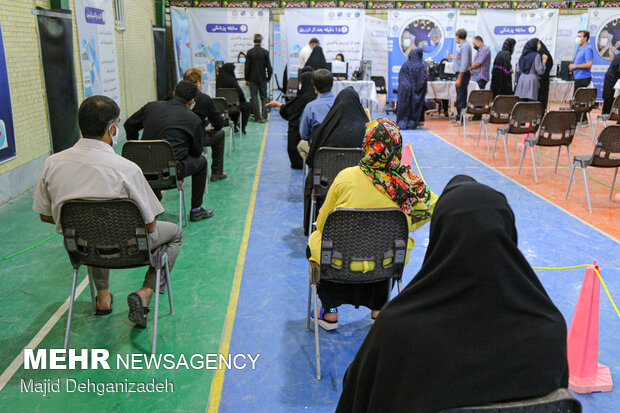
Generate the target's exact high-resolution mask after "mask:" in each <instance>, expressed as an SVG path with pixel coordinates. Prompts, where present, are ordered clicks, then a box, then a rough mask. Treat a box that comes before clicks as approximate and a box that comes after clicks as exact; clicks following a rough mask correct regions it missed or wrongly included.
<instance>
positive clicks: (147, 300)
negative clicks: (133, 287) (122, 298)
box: [136, 287, 153, 307]
mask: <svg viewBox="0 0 620 413" xmlns="http://www.w3.org/2000/svg"><path fill="white" fill-rule="evenodd" d="M136 294H138V295H139V296H140V298H141V299H142V307H148V306H149V305H150V304H151V297H153V290H151V289H150V288H147V287H142V288H140V289H139V290H138V291H136Z"/></svg>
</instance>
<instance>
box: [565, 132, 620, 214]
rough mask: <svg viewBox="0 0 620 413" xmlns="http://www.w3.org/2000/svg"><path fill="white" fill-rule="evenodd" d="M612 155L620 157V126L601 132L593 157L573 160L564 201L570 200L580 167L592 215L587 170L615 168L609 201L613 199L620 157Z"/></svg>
mask: <svg viewBox="0 0 620 413" xmlns="http://www.w3.org/2000/svg"><path fill="white" fill-rule="evenodd" d="M612 154H617V155H620V125H610V126H608V127H606V128H605V129H603V130H602V131H601V134H600V135H599V137H598V141H597V142H596V146H595V147H594V153H593V154H592V155H577V156H575V158H573V165H572V166H571V169H570V177H569V178H568V187H567V188H566V195H565V196H564V199H568V191H570V185H571V182H572V180H573V175H574V173H575V167H576V166H579V167H580V168H581V171H582V172H583V183H584V185H585V187H586V198H587V199H588V209H589V210H590V213H592V204H591V203H590V191H589V190H588V177H587V176H586V168H587V167H589V166H592V167H595V168H615V172H614V178H613V180H612V181H611V189H610V191H609V199H611V196H612V195H613V193H614V185H615V184H616V177H617V175H618V168H619V167H620V156H619V157H614V156H612Z"/></svg>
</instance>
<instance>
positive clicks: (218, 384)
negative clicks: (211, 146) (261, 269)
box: [207, 122, 269, 413]
mask: <svg viewBox="0 0 620 413" xmlns="http://www.w3.org/2000/svg"><path fill="white" fill-rule="evenodd" d="M268 128H269V122H267V124H266V125H265V132H264V134H263V143H262V145H261V148H260V153H259V155H258V164H257V165H256V173H255V174H254V184H253V185H252V196H251V197H250V204H249V205H248V213H247V215H246V217H245V226H244V230H243V238H242V239H241V247H240V248H239V256H238V257H237V265H236V266H235V276H234V278H233V284H232V289H231V291H230V300H229V301H228V310H227V311H226V319H225V321H224V330H223V331H222V339H221V341H220V350H219V354H221V355H223V356H224V357H226V356H228V350H229V349H230V338H231V336H232V330H233V325H234V323H235V313H236V312H237V302H238V301H239V289H240V288H241V276H242V275H243V266H244V265H245V254H246V252H247V250H248V241H249V239H250V229H251V228H252V217H253V216H254V205H255V203H256V193H257V191H258V181H259V179H260V172H261V167H262V165H263V153H264V151H265V142H267V129H268ZM224 373H225V369H218V370H216V371H215V376H214V377H213V381H212V382H211V391H210V392H209V403H208V404H207V412H209V413H217V411H218V409H219V407H220V401H221V400H222V388H223V387H224Z"/></svg>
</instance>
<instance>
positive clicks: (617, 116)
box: [609, 95, 620, 121]
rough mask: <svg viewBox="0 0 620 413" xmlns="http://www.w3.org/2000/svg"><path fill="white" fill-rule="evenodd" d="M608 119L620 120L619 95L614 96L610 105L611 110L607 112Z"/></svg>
mask: <svg viewBox="0 0 620 413" xmlns="http://www.w3.org/2000/svg"><path fill="white" fill-rule="evenodd" d="M609 120H616V121H618V120H620V95H618V96H616V98H615V99H614V103H613V105H611V112H609Z"/></svg>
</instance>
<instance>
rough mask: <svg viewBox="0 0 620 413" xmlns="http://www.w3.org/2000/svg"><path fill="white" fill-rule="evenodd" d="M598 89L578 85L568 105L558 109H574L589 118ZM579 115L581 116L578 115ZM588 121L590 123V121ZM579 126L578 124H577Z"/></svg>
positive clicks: (594, 104) (594, 105)
mask: <svg viewBox="0 0 620 413" xmlns="http://www.w3.org/2000/svg"><path fill="white" fill-rule="evenodd" d="M597 93H598V91H597V90H596V88H593V87H580V88H579V89H577V90H576V91H575V94H574V95H573V100H571V101H570V106H569V107H564V108H560V110H574V111H575V112H577V113H579V114H581V113H585V114H586V117H587V118H588V119H589V118H590V112H591V111H592V109H594V108H595V107H596V95H597ZM578 117H581V116H578ZM589 123H592V122H591V121H590V122H589ZM577 126H580V125H577Z"/></svg>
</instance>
